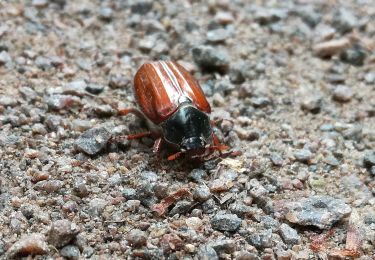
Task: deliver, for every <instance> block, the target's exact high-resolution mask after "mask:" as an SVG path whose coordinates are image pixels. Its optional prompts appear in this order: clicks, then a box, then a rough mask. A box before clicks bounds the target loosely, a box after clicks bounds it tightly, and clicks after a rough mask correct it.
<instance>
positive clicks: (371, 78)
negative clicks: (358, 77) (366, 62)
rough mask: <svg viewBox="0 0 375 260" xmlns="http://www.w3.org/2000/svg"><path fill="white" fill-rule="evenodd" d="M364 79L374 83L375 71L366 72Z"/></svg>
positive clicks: (368, 82)
mask: <svg viewBox="0 0 375 260" xmlns="http://www.w3.org/2000/svg"><path fill="white" fill-rule="evenodd" d="M364 80H365V82H366V83H367V84H369V85H371V84H374V83H375V72H368V73H366V75H365V78H364Z"/></svg>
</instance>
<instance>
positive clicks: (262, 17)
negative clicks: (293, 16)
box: [254, 8, 288, 25]
mask: <svg viewBox="0 0 375 260" xmlns="http://www.w3.org/2000/svg"><path fill="white" fill-rule="evenodd" d="M287 16H288V11H287V10H286V9H278V8H257V9H256V10H255V13H254V20H255V21H256V22H258V23H259V24H261V25H267V24H270V23H274V22H277V21H280V20H282V19H284V18H286V17H287Z"/></svg>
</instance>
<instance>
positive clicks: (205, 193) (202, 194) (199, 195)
mask: <svg viewBox="0 0 375 260" xmlns="http://www.w3.org/2000/svg"><path fill="white" fill-rule="evenodd" d="M192 193H193V199H194V200H196V201H198V202H205V201H206V200H208V199H209V198H211V192H210V189H209V188H208V187H207V186H206V185H199V186H197V187H196V188H195V189H194V190H193V192H192Z"/></svg>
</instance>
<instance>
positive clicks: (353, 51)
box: [340, 45, 366, 66]
mask: <svg viewBox="0 0 375 260" xmlns="http://www.w3.org/2000/svg"><path fill="white" fill-rule="evenodd" d="M340 58H341V60H342V61H343V62H346V63H349V64H351V65H354V66H362V65H363V64H364V61H365V59H366V51H365V50H364V49H363V48H362V47H361V46H359V45H355V46H354V47H352V48H348V49H345V50H344V51H343V52H342V53H341V55H340Z"/></svg>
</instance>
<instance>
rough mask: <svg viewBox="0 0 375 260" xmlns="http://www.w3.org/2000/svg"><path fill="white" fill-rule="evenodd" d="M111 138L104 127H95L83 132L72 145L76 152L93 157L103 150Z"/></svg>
mask: <svg viewBox="0 0 375 260" xmlns="http://www.w3.org/2000/svg"><path fill="white" fill-rule="evenodd" d="M110 138H111V133H110V132H109V131H108V130H107V129H105V128H104V127H96V128H92V129H89V130H87V131H86V132H84V133H83V134H82V135H81V136H80V137H79V138H78V139H77V140H76V142H75V143H74V146H75V148H76V149H77V150H78V151H82V152H84V153H86V154H89V155H95V154H97V153H98V152H100V151H101V150H103V149H104V148H105V147H106V145H107V143H108V141H109V140H110Z"/></svg>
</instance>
